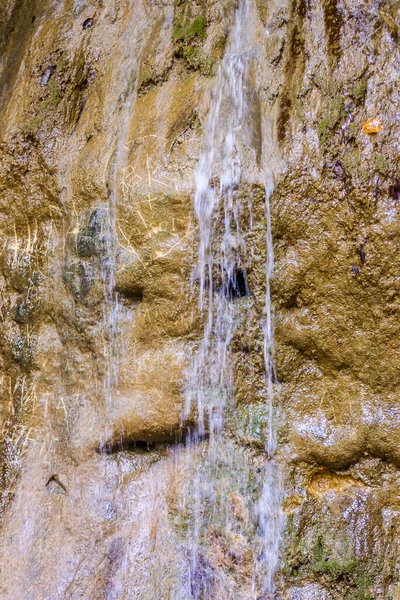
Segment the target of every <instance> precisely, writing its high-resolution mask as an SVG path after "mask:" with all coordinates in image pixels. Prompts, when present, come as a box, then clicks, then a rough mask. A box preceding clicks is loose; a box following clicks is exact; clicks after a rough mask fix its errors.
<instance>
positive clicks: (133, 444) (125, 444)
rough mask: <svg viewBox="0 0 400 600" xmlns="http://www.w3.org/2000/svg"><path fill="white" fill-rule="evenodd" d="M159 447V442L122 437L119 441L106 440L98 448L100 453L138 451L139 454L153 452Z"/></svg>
mask: <svg viewBox="0 0 400 600" xmlns="http://www.w3.org/2000/svg"><path fill="white" fill-rule="evenodd" d="M158 448H159V444H155V443H154V442H146V441H143V440H138V441H131V440H124V439H120V440H118V442H114V443H112V442H105V443H101V444H100V446H99V447H98V448H97V449H96V452H98V454H107V455H110V454H117V453H118V452H137V453H139V454H143V453H147V452H151V451H153V450H157V449H158Z"/></svg>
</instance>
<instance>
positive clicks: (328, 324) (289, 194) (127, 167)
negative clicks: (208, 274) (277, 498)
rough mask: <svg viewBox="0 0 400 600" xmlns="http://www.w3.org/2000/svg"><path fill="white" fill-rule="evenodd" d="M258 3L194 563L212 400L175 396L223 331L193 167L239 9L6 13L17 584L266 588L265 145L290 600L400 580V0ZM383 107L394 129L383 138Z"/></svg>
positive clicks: (54, 591) (6, 231) (40, 2)
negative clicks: (191, 549)
mask: <svg viewBox="0 0 400 600" xmlns="http://www.w3.org/2000/svg"><path fill="white" fill-rule="evenodd" d="M250 6H251V19H252V26H253V28H254V47H252V48H251V49H250V50H249V55H250V56H253V55H254V57H255V58H254V62H253V63H252V68H251V70H250V74H249V76H248V80H247V81H246V86H245V94H246V97H247V103H248V106H249V107H250V111H249V114H248V115H247V119H246V123H245V124H244V125H243V127H246V132H247V134H246V135H247V138H246V139H247V145H248V148H249V152H248V154H246V157H247V158H246V161H245V164H244V167H243V168H244V171H243V172H244V173H245V176H244V181H243V185H242V186H241V194H242V195H243V201H242V206H243V211H242V214H241V215H240V222H241V225H242V230H243V231H245V235H244V239H245V249H243V251H242V256H241V261H242V266H243V269H244V271H245V274H246V278H247V282H248V286H249V290H250V292H251V295H247V296H246V297H243V298H240V299H237V301H235V303H234V304H235V308H234V311H235V319H236V322H237V327H236V330H235V334H234V337H233V339H232V343H231V348H232V366H233V370H232V373H233V375H232V377H233V382H234V390H235V406H234V408H233V409H232V411H231V413H230V414H229V416H228V419H227V423H228V430H229V431H228V432H227V434H226V457H225V459H226V460H225V459H224V460H225V462H224V460H222V459H221V461H222V463H223V467H222V470H221V473H222V475H221V473H220V475H218V478H216V480H215V490H217V492H216V493H218V494H220V496H219V498H220V499H221V507H220V509H219V511H220V512H218V515H217V516H215V515H214V516H213V519H214V520H211V519H210V521H209V522H208V528H207V530H206V531H204V538H203V539H202V554H201V557H200V559H199V560H198V561H197V571H196V572H195V573H193V572H192V573H191V578H190V581H189V580H188V577H187V573H188V571H190V569H191V566H190V560H189V558H188V549H187V545H186V539H187V535H188V529H189V530H190V523H191V518H192V517H193V514H194V512H193V511H194V509H193V506H192V504H193V496H192V494H191V481H192V480H191V471H192V470H193V465H203V464H204V463H205V462H206V460H207V456H206V454H205V448H206V446H207V441H206V440H204V444H203V445H201V444H200V445H199V444H197V445H194V446H191V445H188V446H185V445H182V444H181V443H180V442H182V441H183V440H184V439H185V433H186V432H187V431H188V430H190V429H191V428H193V427H195V425H196V421H197V415H196V414H195V411H194V412H193V414H190V415H189V417H187V418H186V420H183V419H182V414H183V413H182V410H183V405H184V396H185V389H184V388H185V373H186V372H187V370H188V369H189V368H190V363H191V360H192V357H193V354H194V352H195V350H196V348H197V346H198V343H199V340H200V339H201V336H202V331H203V322H202V321H203V319H202V316H201V315H200V314H199V311H198V304H197V296H196V294H197V292H196V284H193V285H192V280H193V273H194V271H193V266H194V265H195V264H196V260H197V252H198V226H197V223H196V220H195V217H194V211H193V186H194V183H193V182H194V174H195V170H196V167H197V163H198V159H199V155H200V153H201V151H202V148H203V143H204V137H203V128H204V124H205V122H206V119H207V114H208V111H209V107H210V97H211V95H212V93H215V90H214V88H213V85H214V83H215V76H216V73H217V71H218V67H219V65H220V64H221V59H222V57H223V55H224V51H225V47H226V43H227V39H229V34H230V31H231V28H232V24H233V20H234V12H235V7H236V3H235V2H234V1H233V0H223V1H216V0H203V1H201V2H195V1H189V2H176V1H173V0H162V1H154V0H153V1H151V0H130V1H129V2H122V1H120V0H103V1H102V2H94V1H93V2H90V1H88V2H86V1H84V0H83V1H81V0H74V1H73V0H68V1H67V0H65V1H64V2H58V3H53V2H50V1H48V0H35V1H28V0H26V1H24V0H8V1H3V2H2V5H1V6H0V122H1V123H2V127H1V131H0V243H1V254H0V289H1V312H0V316H1V322H2V327H1V332H0V361H1V379H0V386H1V390H2V401H1V403H0V419H1V425H2V435H1V447H0V452H1V459H2V462H1V479H0V507H1V516H2V519H1V530H0V547H1V551H2V556H3V561H2V577H1V582H0V597H1V598H4V599H5V600H6V599H9V598H24V599H27V600H28V599H29V600H39V599H49V600H50V599H55V598H63V599H71V600H72V599H73V600H74V599H77V598H85V599H88V600H100V599H103V598H118V599H126V600H128V599H129V600H131V599H132V598H140V599H143V600H157V599H160V600H161V599H169V600H187V599H188V598H191V597H193V598H196V599H200V598H204V599H206V598H208V599H211V598H215V599H216V600H224V599H225V598H226V599H228V598H229V599H231V598H232V599H233V598H235V599H236V598H240V599H241V600H245V599H247V598H249V599H253V598H255V597H257V598H261V597H266V596H262V595H261V594H262V586H261V587H259V583H260V582H259V581H258V580H256V579H257V578H255V577H254V564H255V562H257V561H255V553H256V550H255V549H256V548H257V540H256V538H257V535H258V533H257V523H256V517H255V514H254V498H255V497H257V496H258V494H259V490H260V488H261V487H262V481H263V473H264V470H265V468H266V458H265V452H264V444H265V428H266V414H265V393H266V390H265V382H264V379H265V373H264V360H263V356H262V348H263V329H262V322H263V305H264V296H265V286H266V281H265V263H266V239H265V232H266V226H267V225H266V214H265V191H264V183H265V182H264V181H263V179H262V177H261V176H260V172H262V166H263V165H264V164H266V165H267V166H268V169H269V171H270V172H272V173H273V175H274V180H275V187H274V191H273V194H272V196H271V198H270V206H271V218H272V234H273V240H274V250H275V272H274V277H273V279H272V282H271V284H272V299H273V304H274V307H275V308H274V316H275V365H276V379H277V382H279V385H278V384H277V383H276V384H275V385H276V388H277V390H278V388H279V394H275V399H276V404H277V406H276V413H277V415H278V421H277V422H278V446H279V450H278V455H277V457H278V462H279V465H280V470H281V472H282V477H283V481H284V490H285V499H284V502H283V510H284V513H285V515H286V527H285V533H284V536H283V540H282V545H281V546H282V549H281V560H280V569H279V572H278V573H277V576H276V581H277V597H279V598H282V600H283V599H292V600H295V599H296V600H297V599H299V600H300V599H302V600H311V599H314V598H315V599H316V598H318V599H320V598H326V599H338V600H339V599H347V598H348V599H360V600H361V599H364V600H367V599H382V600H389V599H392V600H395V599H397V598H400V570H399V569H400V564H399V561H400V558H399V557H400V548H399V541H398V535H397V532H398V529H399V527H400V496H399V484H400V480H399V479H400V475H399V466H400V442H399V440H400V399H399V392H398V388H399V375H398V374H399V368H400V352H399V342H398V340H399V338H400V322H399V319H398V314H399V307H400V304H399V297H400V296H399V294H400V283H399V281H400V280H399V274H398V268H399V247H398V246H399V239H400V238H399V235H400V209H399V207H398V203H399V201H400V184H399V179H398V177H399V158H398V157H399V147H398V144H399V142H398V139H399V110H398V104H399V64H400V62H399V49H398V27H399V19H400V14H399V6H398V2H396V1H395V0H392V1H390V0H385V1H381V0H364V1H363V2H361V1H360V0H275V1H272V0H268V1H267V0H257V1H256V0H254V2H250ZM251 60H253V59H251ZM213 90H214V91H213ZM372 118H376V119H379V120H380V121H381V123H382V128H381V130H380V131H379V132H377V133H372V134H367V133H364V132H363V131H362V125H363V124H364V123H365V122H366V121H367V120H369V119H372ZM217 233H218V232H217ZM116 296H117V301H116ZM102 450H104V452H102ZM196 468H197V467H196ZM211 494H212V491H211V492H210V495H211ZM222 509H223V510H222ZM222 513H223V516H221V515H222ZM214 517H215V518H214ZM188 581H189V582H188ZM254 590H256V591H254Z"/></svg>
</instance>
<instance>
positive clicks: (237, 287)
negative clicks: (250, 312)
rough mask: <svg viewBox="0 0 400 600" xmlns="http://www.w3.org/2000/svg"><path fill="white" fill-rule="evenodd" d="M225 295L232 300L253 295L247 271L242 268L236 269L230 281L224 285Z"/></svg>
mask: <svg viewBox="0 0 400 600" xmlns="http://www.w3.org/2000/svg"><path fill="white" fill-rule="evenodd" d="M224 295H225V298H226V299H227V300H230V301H232V300H237V299H238V298H245V297H246V296H250V295H251V292H250V288H249V284H248V282H247V276H246V273H245V271H242V269H238V270H237V271H235V273H234V274H233V276H232V277H231V279H230V280H229V281H228V283H226V284H225V285H224Z"/></svg>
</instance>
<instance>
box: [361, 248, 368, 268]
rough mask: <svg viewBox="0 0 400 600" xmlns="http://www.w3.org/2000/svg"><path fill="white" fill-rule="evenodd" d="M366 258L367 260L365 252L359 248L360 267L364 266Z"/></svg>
mask: <svg viewBox="0 0 400 600" xmlns="http://www.w3.org/2000/svg"><path fill="white" fill-rule="evenodd" d="M366 258H367V255H366V254H365V250H364V248H363V247H362V246H361V248H360V260H361V264H362V265H365V261H366Z"/></svg>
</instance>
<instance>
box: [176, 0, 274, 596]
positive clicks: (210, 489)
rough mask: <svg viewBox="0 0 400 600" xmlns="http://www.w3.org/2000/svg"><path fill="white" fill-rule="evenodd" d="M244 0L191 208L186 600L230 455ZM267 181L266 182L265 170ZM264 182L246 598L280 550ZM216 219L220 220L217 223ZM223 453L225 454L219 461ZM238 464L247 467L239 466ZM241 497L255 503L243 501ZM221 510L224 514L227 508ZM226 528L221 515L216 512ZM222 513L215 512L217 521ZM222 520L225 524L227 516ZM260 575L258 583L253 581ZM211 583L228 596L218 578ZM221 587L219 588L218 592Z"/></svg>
mask: <svg viewBox="0 0 400 600" xmlns="http://www.w3.org/2000/svg"><path fill="white" fill-rule="evenodd" d="M251 9H252V5H251V0H242V1H241V2H240V3H239V5H238V7H237V8H236V10H235V21H234V25H233V28H232V32H231V35H230V39H229V41H228V44H227V50H226V53H225V56H224V58H223V60H222V64H221V66H220V69H219V72H218V75H217V78H216V83H215V87H214V89H213V93H212V98H211V102H210V110H209V115H208V120H207V123H206V126H205V144H204V146H205V147H204V151H203V153H202V154H201V156H200V159H199V164H198V169H197V172H196V179H195V196H194V208H195V213H196V217H197V220H198V223H199V232H200V243H199V259H198V265H197V267H196V271H195V273H194V281H196V282H197V283H198V285H199V307H200V310H201V312H202V313H203V314H204V316H205V326H204V333H203V338H202V342H201V344H200V347H199V349H198V352H197V354H196V356H195V359H194V361H193V365H192V369H191V371H190V375H189V381H188V392H187V399H186V408H185V418H188V417H189V416H190V415H191V414H193V413H197V419H198V428H197V430H196V431H195V432H194V433H192V434H191V440H190V441H191V444H192V445H193V444H198V446H199V453H201V456H202V459H201V461H200V466H199V467H198V468H197V471H196V475H195V483H194V485H193V486H192V490H193V491H192V494H193V495H194V496H195V498H194V500H193V506H194V513H195V514H194V517H193V522H192V526H191V527H190V528H189V534H188V539H189V555H190V574H191V592H192V595H193V597H194V598H196V599H197V598H200V597H201V598H209V597H211V596H212V591H211V590H212V587H213V585H214V584H215V581H213V580H212V575H211V574H210V569H208V568H207V560H206V559H205V558H204V556H203V554H202V553H203V552H204V547H206V546H207V543H205V539H204V536H205V535H206V534H205V532H206V530H207V528H208V526H209V525H210V523H214V522H215V520H216V519H217V515H218V511H221V512H222V509H221V505H223V500H222V499H221V498H219V497H218V494H219V491H218V490H219V484H218V482H219V481H220V480H221V478H222V475H221V473H220V470H221V469H222V468H224V467H221V465H222V464H224V462H225V464H226V463H227V462H228V464H229V456H230V453H231V452H232V446H231V445H230V442H229V439H228V436H227V431H226V425H225V421H226V419H227V416H228V415H229V413H231V414H232V409H233V411H234V397H233V396H234V394H233V383H232V365H231V352H230V343H231V340H232V335H233V333H234V327H235V303H234V302H233V301H232V300H233V299H235V298H240V297H241V296H245V295H247V293H248V289H247V282H246V281H245V280H244V282H243V281H240V282H239V277H238V273H243V272H245V271H242V269H244V266H243V265H242V264H241V261H242V257H243V254H244V249H245V239H244V234H243V232H242V231H241V228H240V215H241V213H242V194H241V189H242V187H241V186H242V179H243V166H242V162H243V160H242V159H243V149H244V147H245V144H246V139H247V138H246V133H247V132H246V130H245V128H246V123H247V119H246V117H247V115H248V111H249V105H248V98H247V95H246V91H245V90H246V78H247V76H248V72H249V67H250V65H251V61H252V59H253V57H254V48H253V44H254V39H255V32H254V31H253V25H252V19H251ZM266 179H269V178H268V177H267V176H266ZM271 193H272V189H271V187H270V185H269V184H268V185H266V216H267V258H266V263H267V267H266V302H265V314H264V324H263V330H264V339H265V343H264V355H265V371H266V389H267V403H268V425H267V429H268V431H267V432H266V435H267V442H266V452H267V454H268V464H267V466H266V477H265V482H264V485H263V489H262V492H261V493H260V498H259V500H258V504H257V506H254V505H253V510H252V512H253V513H254V515H256V516H255V518H256V519H257V521H258V531H259V534H260V541H259V543H258V546H257V548H256V549H255V550H254V552H253V554H254V586H253V597H254V598H258V597H259V593H260V589H261V590H262V593H263V594H264V595H267V597H272V594H273V592H274V574H275V572H276V568H277V564H278V556H279V540H280V527H281V519H280V508H279V507H280V497H281V493H280V486H279V482H278V476H277V473H278V471H277V467H276V464H275V452H276V438H275V434H274V427H273V399H274V391H273V388H274V385H273V370H274V369H273V325H272V308H271V295H270V280H271V277H272V273H273V263H274V261H273V246H272V232H271V218H270V208H269V199H270V196H271ZM221 223H222V225H221ZM204 436H207V437H208V444H207V451H206V452H205V451H204V450H200V446H201V439H202V438H204ZM227 457H228V459H227ZM244 469H245V470H246V469H247V470H250V469H251V465H250V464H247V465H246V466H245V467H244ZM250 502H253V504H254V503H256V502H257V499H254V498H252V499H251V500H250ZM223 510H224V511H225V512H226V511H227V508H226V507H224V508H223ZM224 518H225V523H226V525H225V526H227V527H229V515H228V516H225V517H224ZM222 520H223V519H222ZM227 521H228V522H227ZM260 580H261V583H260ZM218 585H219V587H220V588H221V586H222V587H223V588H224V593H229V591H228V584H226V588H225V587H224V584H223V583H221V581H219V582H218ZM219 593H221V592H219Z"/></svg>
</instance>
